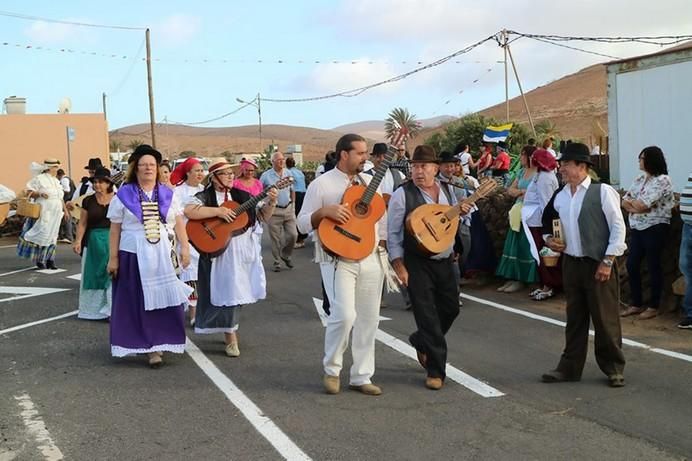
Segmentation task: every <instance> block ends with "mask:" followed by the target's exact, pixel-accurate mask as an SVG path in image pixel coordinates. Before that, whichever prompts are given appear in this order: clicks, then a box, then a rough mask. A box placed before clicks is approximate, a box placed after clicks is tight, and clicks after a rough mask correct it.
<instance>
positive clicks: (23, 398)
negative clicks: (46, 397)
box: [14, 394, 65, 461]
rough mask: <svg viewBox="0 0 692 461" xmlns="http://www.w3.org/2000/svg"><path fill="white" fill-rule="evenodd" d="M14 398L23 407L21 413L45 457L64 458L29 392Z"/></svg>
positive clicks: (56, 460) (48, 460) (54, 460)
mask: <svg viewBox="0 0 692 461" xmlns="http://www.w3.org/2000/svg"><path fill="white" fill-rule="evenodd" d="M14 399H15V400H16V401H17V404H18V405H19V407H20V408H21V409H22V411H21V413H19V415H20V416H21V417H22V420H23V421H24V425H25V426H26V429H27V431H28V432H29V434H31V435H32V436H33V437H34V439H35V440H36V442H37V443H38V449H39V450H41V454H42V455H43V458H44V459H46V460H47V461H58V460H60V459H64V458H65V457H64V456H63V454H62V452H61V451H60V449H59V448H58V447H57V446H56V445H55V443H53V439H52V438H51V436H50V432H48V429H46V424H45V423H44V422H43V419H42V418H41V416H40V415H39V413H38V410H36V408H35V406H34V402H32V401H31V397H29V395H28V394H23V395H20V396H19V397H17V396H15V397H14Z"/></svg>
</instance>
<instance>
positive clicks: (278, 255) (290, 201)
mask: <svg viewBox="0 0 692 461" xmlns="http://www.w3.org/2000/svg"><path fill="white" fill-rule="evenodd" d="M284 163H285V161H284V154H282V153H281V152H274V154H272V168H270V169H268V170H267V171H265V172H264V173H262V176H260V181H262V184H263V185H264V188H265V189H266V188H268V187H270V186H272V185H274V184H276V183H277V182H278V181H279V180H280V179H283V178H286V177H293V175H292V174H291V172H290V171H289V170H288V168H285V167H284ZM295 200H296V195H295V190H294V189H293V187H290V188H285V189H281V190H280V191H279V198H278V202H277V204H276V208H275V209H274V213H273V214H272V217H271V219H270V220H269V223H268V225H267V227H268V228H269V236H270V237H271V240H272V258H273V259H274V263H273V265H272V270H273V271H274V272H279V271H280V270H281V262H282V261H283V263H284V264H285V265H286V267H288V268H289V269H293V263H292V262H291V255H292V254H293V247H294V246H295V244H296V239H297V238H298V231H297V230H296V215H295V212H294V203H295Z"/></svg>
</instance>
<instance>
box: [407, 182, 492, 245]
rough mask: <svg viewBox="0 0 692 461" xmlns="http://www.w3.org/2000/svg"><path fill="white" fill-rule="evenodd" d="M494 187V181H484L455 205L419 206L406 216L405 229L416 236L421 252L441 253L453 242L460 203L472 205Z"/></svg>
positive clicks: (459, 212) (457, 224)
mask: <svg viewBox="0 0 692 461" xmlns="http://www.w3.org/2000/svg"><path fill="white" fill-rule="evenodd" d="M496 188H497V183H496V182H495V181H486V182H484V183H483V184H481V185H480V186H479V187H478V189H476V191H475V192H474V193H473V195H471V196H470V197H468V198H467V199H465V200H464V201H462V202H461V203H459V204H458V205H456V206H449V205H439V204H435V203H429V204H426V205H422V206H419V207H418V208H416V209H415V210H413V211H412V212H411V213H409V215H408V216H407V217H406V230H407V231H408V232H409V234H411V235H412V236H414V237H415V238H416V240H417V242H418V246H419V247H420V249H421V250H423V252H425V253H428V254H437V253H442V252H443V251H445V250H446V249H447V248H449V247H450V246H452V244H453V243H454V237H455V236H456V234H457V229H458V228H459V215H460V214H461V205H463V204H470V205H472V204H474V203H475V202H476V201H477V200H479V199H481V198H483V197H485V196H486V195H488V194H490V193H491V192H492V191H494V190H495V189H496ZM440 193H442V191H440Z"/></svg>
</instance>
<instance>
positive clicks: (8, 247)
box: [0, 244, 17, 249]
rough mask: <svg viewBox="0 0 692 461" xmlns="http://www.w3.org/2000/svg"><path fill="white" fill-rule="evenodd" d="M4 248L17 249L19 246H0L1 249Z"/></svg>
mask: <svg viewBox="0 0 692 461" xmlns="http://www.w3.org/2000/svg"><path fill="white" fill-rule="evenodd" d="M4 248H17V245H16V244H14V245H2V246H0V249H4Z"/></svg>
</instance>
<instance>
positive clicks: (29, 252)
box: [17, 218, 57, 264]
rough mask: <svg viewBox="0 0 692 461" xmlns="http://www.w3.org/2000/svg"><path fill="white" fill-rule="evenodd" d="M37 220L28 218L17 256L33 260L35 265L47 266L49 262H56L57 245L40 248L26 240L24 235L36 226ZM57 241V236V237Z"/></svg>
mask: <svg viewBox="0 0 692 461" xmlns="http://www.w3.org/2000/svg"><path fill="white" fill-rule="evenodd" d="M36 221H37V220H36V219H31V218H27V219H26V221H24V226H23V227H22V233H21V234H20V236H19V242H18V243H17V256H19V257H21V258H27V259H31V260H32V261H33V263H34V264H39V263H40V264H46V263H47V262H48V261H55V245H56V242H53V243H52V244H50V245H46V246H39V245H37V244H36V243H33V242H28V241H26V240H24V234H26V232H27V231H28V230H29V229H31V228H32V227H33V226H34V224H36ZM56 241H57V235H56Z"/></svg>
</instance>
